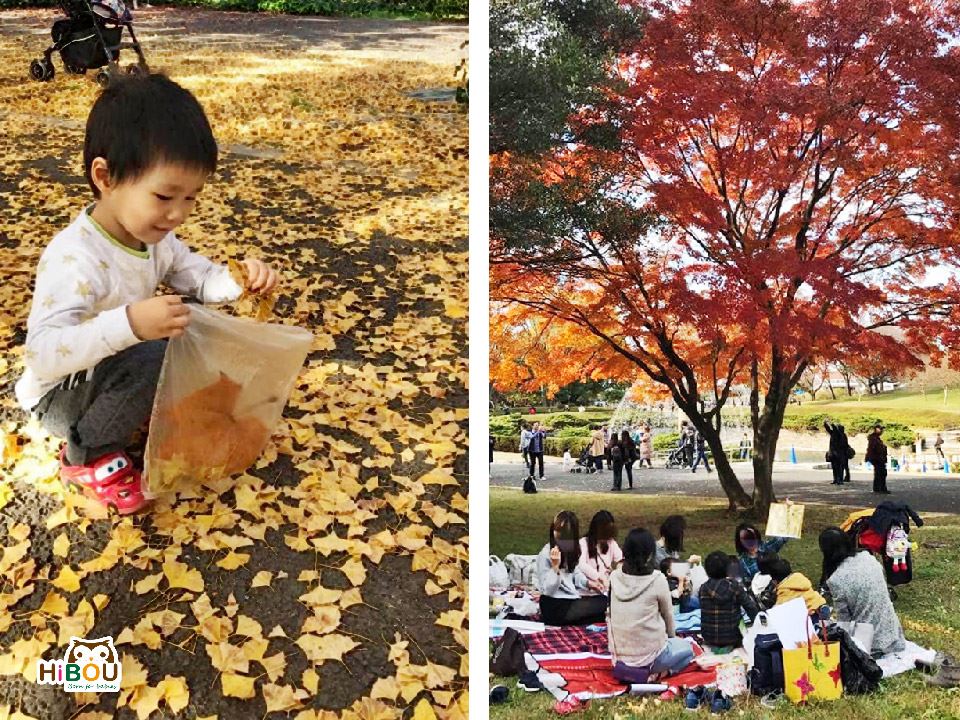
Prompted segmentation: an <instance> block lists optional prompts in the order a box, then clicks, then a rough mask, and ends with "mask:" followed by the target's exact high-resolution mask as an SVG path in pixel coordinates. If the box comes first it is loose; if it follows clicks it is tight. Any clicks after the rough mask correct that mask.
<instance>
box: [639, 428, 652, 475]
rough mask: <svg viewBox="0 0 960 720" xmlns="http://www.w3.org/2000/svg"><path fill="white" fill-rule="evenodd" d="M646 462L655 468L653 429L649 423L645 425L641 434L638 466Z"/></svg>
mask: <svg viewBox="0 0 960 720" xmlns="http://www.w3.org/2000/svg"><path fill="white" fill-rule="evenodd" d="M644 463H646V464H647V466H648V467H650V468H651V469H653V430H651V429H650V426H649V425H644V426H643V435H641V436H640V465H639V466H638V467H643V464H644Z"/></svg>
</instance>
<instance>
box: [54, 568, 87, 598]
mask: <svg viewBox="0 0 960 720" xmlns="http://www.w3.org/2000/svg"><path fill="white" fill-rule="evenodd" d="M50 584H51V585H53V586H54V587H58V588H60V589H61V590H65V591H67V592H76V591H77V590H79V589H80V576H79V575H77V573H76V572H74V570H73V568H71V567H70V566H69V565H64V566H63V567H62V568H60V574H59V575H57V577H56V578H55V579H54V580H52V581H51V583H50Z"/></svg>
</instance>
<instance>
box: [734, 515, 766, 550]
mask: <svg viewBox="0 0 960 720" xmlns="http://www.w3.org/2000/svg"><path fill="white" fill-rule="evenodd" d="M744 530H749V531H751V532H752V533H753V534H754V535H756V537H757V551H758V552H759V551H760V543H761V542H763V535H761V534H760V531H759V530H757V526H756V525H751V524H750V523H740V524H739V525H737V529H736V530H734V531H733V546H734V547H735V548H736V549H737V555H749V553H748V552H747V549H746V548H745V547H744V546H743V543H742V542H741V541H740V533H742V532H743V531H744Z"/></svg>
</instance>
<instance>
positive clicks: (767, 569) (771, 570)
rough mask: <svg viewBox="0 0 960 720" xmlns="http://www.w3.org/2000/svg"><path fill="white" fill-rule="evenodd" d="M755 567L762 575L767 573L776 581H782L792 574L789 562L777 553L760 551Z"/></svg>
mask: <svg viewBox="0 0 960 720" xmlns="http://www.w3.org/2000/svg"><path fill="white" fill-rule="evenodd" d="M757 569H758V570H759V571H760V572H762V573H763V574H764V575H769V576H770V577H772V578H773V579H774V580H775V581H776V582H778V583H779V582H783V581H784V580H785V579H786V578H788V577H789V576H790V575H792V574H793V568H791V567H790V562H789V561H788V560H785V559H783V558H782V557H780V556H779V555H778V554H777V553H762V554H761V555H760V557H758V558H757Z"/></svg>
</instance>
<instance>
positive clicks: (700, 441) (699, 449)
mask: <svg viewBox="0 0 960 720" xmlns="http://www.w3.org/2000/svg"><path fill="white" fill-rule="evenodd" d="M693 443H694V449H695V451H696V459H695V460H694V461H693V467H691V468H690V472H692V473H695V472H696V471H697V466H698V465H699V464H700V461H701V460H703V466H704V467H705V468H706V469H707V472H708V473H712V472H713V470H712V469H711V468H710V463H709V462H708V461H707V441H706V440H705V439H704V437H703V433H701V432H700V431H699V430H697V433H696V435H695V436H694V440H693Z"/></svg>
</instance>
